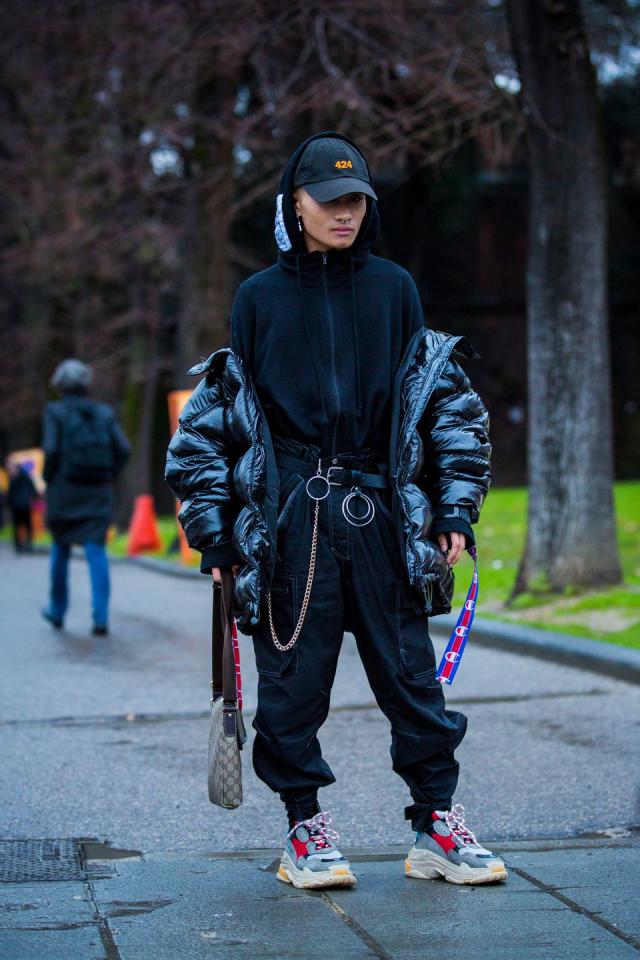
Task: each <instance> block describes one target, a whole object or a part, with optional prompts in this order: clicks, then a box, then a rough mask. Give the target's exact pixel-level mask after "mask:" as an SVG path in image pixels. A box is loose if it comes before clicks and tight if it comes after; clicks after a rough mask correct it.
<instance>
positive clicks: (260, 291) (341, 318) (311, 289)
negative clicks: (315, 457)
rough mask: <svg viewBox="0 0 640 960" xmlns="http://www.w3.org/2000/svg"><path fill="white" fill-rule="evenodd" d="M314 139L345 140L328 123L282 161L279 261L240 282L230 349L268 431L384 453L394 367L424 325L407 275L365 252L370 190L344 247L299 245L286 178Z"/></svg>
mask: <svg viewBox="0 0 640 960" xmlns="http://www.w3.org/2000/svg"><path fill="white" fill-rule="evenodd" d="M319 137H340V138H341V139H343V140H345V141H347V143H351V144H353V141H352V140H349V138H348V137H343V136H342V135H341V134H339V133H336V131H334V130H327V131H324V132H322V133H319V134H316V136H314V137H309V139H308V140H305V141H304V143H301V144H300V146H299V147H298V148H297V150H296V151H295V152H294V153H293V155H292V156H291V158H290V159H289V162H288V163H287V166H286V168H285V170H284V173H283V174H282V178H281V180H280V186H279V190H278V197H277V201H276V223H275V236H276V242H277V243H278V246H279V248H280V253H279V255H278V261H277V263H275V264H274V265H273V266H271V267H268V268H267V269H266V270H262V271H260V272H259V273H255V274H253V276H251V277H249V278H248V279H247V280H245V281H244V283H242V284H241V285H240V287H239V288H238V291H237V294H236V298H235V301H234V304H233V309H232V314H231V347H232V349H233V350H234V351H235V352H236V353H237V354H238V355H239V356H240V357H241V358H242V359H243V361H244V363H245V364H246V367H247V370H248V372H249V375H250V376H251V379H252V381H253V383H254V384H255V388H256V391H257V394H258V396H259V398H260V401H261V403H262V406H263V408H264V412H265V416H266V418H267V422H268V424H269V429H270V431H271V432H272V433H273V434H275V435H280V436H284V437H290V438H293V439H294V440H299V441H301V442H303V443H314V444H317V445H318V446H319V447H320V449H321V451H322V454H323V456H329V455H334V454H336V453H359V452H361V451H363V450H365V449H372V450H373V451H374V452H375V453H376V454H377V455H378V456H379V458H380V459H381V460H383V461H384V460H386V459H387V456H388V444H389V431H390V421H391V391H392V386H393V380H394V375H395V373H396V370H397V368H398V365H399V363H400V360H401V358H402V354H403V351H404V348H405V347H406V345H407V343H408V342H409V340H410V339H411V336H412V334H413V333H415V331H416V330H418V329H419V328H420V327H422V326H423V324H424V319H423V315H422V307H421V304H420V298H419V296H418V291H417V289H416V285H415V283H414V281H413V278H412V277H411V275H410V274H409V273H408V272H407V271H406V270H404V269H403V268H402V267H400V266H398V264H396V263H393V262H392V261H390V260H384V259H383V258H382V257H377V256H374V255H373V254H372V253H370V247H371V246H372V244H373V243H374V242H375V240H376V238H377V236H378V231H379V226H380V220H379V216H378V208H377V203H376V201H375V200H373V199H372V198H371V197H367V211H366V214H365V217H364V219H363V221H362V225H361V227H360V230H359V232H358V235H357V237H356V239H355V240H354V242H353V244H352V245H351V247H349V248H348V249H347V250H342V251H340V250H329V251H328V252H327V253H321V252H320V251H314V252H313V253H309V252H307V249H306V245H305V243H304V239H303V234H302V233H301V232H300V230H299V228H298V221H297V218H296V214H295V207H294V200H293V189H294V188H293V179H294V173H295V169H296V166H297V164H298V161H299V158H300V156H301V154H302V152H303V150H304V148H305V147H306V145H307V144H308V143H309V142H310V141H311V140H315V139H318V138H319ZM353 146H356V145H355V144H353Z"/></svg>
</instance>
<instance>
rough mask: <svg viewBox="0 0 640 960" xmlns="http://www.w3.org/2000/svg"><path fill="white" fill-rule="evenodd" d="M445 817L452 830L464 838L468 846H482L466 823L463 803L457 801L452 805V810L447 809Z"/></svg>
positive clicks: (461, 838) (463, 840) (457, 835)
mask: <svg viewBox="0 0 640 960" xmlns="http://www.w3.org/2000/svg"><path fill="white" fill-rule="evenodd" d="M444 819H445V822H446V824H447V826H448V827H449V828H450V830H451V832H452V833H455V835H456V837H458V838H459V839H460V840H462V842H463V843H464V844H465V845H466V846H476V847H479V846H480V844H479V843H478V841H477V840H476V838H475V835H474V834H473V833H472V832H471V830H469V827H467V826H466V825H465V822H464V807H463V806H462V804H461V803H456V804H454V806H453V807H451V810H446V811H445V815H444Z"/></svg>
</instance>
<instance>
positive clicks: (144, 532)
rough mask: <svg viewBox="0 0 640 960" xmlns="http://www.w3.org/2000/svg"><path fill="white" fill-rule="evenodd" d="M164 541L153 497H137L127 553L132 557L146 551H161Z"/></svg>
mask: <svg viewBox="0 0 640 960" xmlns="http://www.w3.org/2000/svg"><path fill="white" fill-rule="evenodd" d="M161 549H162V541H161V540H160V533H159V531H158V523H157V520H156V511H155V507H154V505H153V497H152V496H151V495H150V494H148V493H144V494H141V496H139V497H136V499H135V503H134V506H133V515H132V517H131V523H130V524H129V542H128V544H127V553H128V554H129V556H130V557H132V556H134V555H135V554H136V553H144V552H145V551H146V550H161Z"/></svg>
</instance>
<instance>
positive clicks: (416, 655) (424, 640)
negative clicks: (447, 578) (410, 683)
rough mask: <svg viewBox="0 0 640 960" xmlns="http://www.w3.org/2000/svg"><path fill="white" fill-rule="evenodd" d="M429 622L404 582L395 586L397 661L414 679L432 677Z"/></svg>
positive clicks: (434, 663)
mask: <svg viewBox="0 0 640 960" xmlns="http://www.w3.org/2000/svg"><path fill="white" fill-rule="evenodd" d="M428 625H429V618H428V616H427V614H426V613H425V612H424V610H423V609H422V606H421V603H420V600H419V598H418V597H416V596H413V595H412V593H411V588H410V587H409V586H407V585H406V584H405V583H404V582H403V581H398V582H397V583H396V632H397V637H398V645H399V649H400V660H401V661H402V666H403V667H404V669H405V671H406V672H407V673H409V674H411V676H412V677H415V678H426V677H427V676H429V674H431V675H433V674H434V672H435V668H436V660H435V653H434V650H433V643H432V642H431V637H430V636H429V626H428Z"/></svg>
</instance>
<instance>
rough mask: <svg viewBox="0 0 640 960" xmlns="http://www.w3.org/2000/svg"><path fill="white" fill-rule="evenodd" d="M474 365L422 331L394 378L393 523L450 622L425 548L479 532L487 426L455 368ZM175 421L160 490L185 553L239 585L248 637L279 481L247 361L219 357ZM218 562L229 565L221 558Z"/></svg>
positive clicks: (415, 579)
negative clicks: (466, 531) (472, 528)
mask: <svg viewBox="0 0 640 960" xmlns="http://www.w3.org/2000/svg"><path fill="white" fill-rule="evenodd" d="M454 355H455V356H458V357H474V356H478V354H477V353H476V352H475V350H474V349H473V347H472V346H471V344H470V343H469V341H468V340H467V339H466V338H465V337H454V336H448V335H447V334H445V333H441V332H438V331H433V330H427V329H421V330H419V331H417V332H416V333H415V334H414V336H413V337H412V338H411V340H410V342H409V344H408V346H407V349H406V351H405V355H404V358H403V360H402V362H401V364H400V366H399V368H398V371H397V374H396V378H395V383H394V387H393V396H392V424H391V432H390V438H389V464H390V477H391V487H392V505H393V516H394V522H395V526H396V531H397V535H398V538H399V542H400V545H401V552H402V556H403V558H404V560H405V566H406V572H407V576H408V578H409V582H410V584H411V585H412V587H413V588H414V589H415V591H416V593H417V595H418V596H419V597H420V599H421V602H422V603H423V606H424V609H425V611H426V612H427V613H430V614H431V615H432V616H433V615H436V614H438V613H444V612H446V613H448V612H449V611H450V609H451V598H452V595H453V571H452V570H451V568H450V567H449V566H448V564H447V562H446V558H445V556H444V554H443V553H442V552H441V551H440V549H439V547H438V545H437V543H436V542H434V540H433V539H432V537H434V536H435V534H436V532H437V531H438V530H443V529H456V528H457V529H460V526H458V525H457V523H456V521H460V522H461V523H462V524H463V528H464V527H465V526H466V527H468V525H469V524H471V523H475V522H476V521H477V520H478V516H479V512H480V508H481V506H482V503H483V501H484V498H485V496H486V493H487V490H488V488H489V483H490V478H491V474H490V468H489V463H490V454H491V446H490V443H489V438H488V427H489V415H488V413H487V411H486V409H485V407H484V405H483V403H482V401H481V400H480V397H479V396H478V394H477V393H476V392H475V391H474V390H473V389H472V387H471V384H470V382H469V379H468V377H467V375H466V374H465V372H464V370H463V369H462V367H461V366H460V364H459V363H458V362H457V360H455V359H454ZM190 373H191V374H193V375H198V374H203V373H204V374H206V376H205V377H203V378H202V380H201V381H200V383H199V384H198V385H197V387H196V388H195V390H194V391H193V394H192V395H191V397H190V399H189V401H188V402H187V404H186V406H185V407H184V409H183V411H182V414H181V416H180V421H179V427H178V429H177V431H176V433H175V434H174V436H173V438H172V440H171V443H170V444H169V450H168V454H167V465H166V474H165V475H166V479H167V482H168V483H169V486H170V487H171V489H172V490H173V492H174V493H175V495H176V497H177V498H178V499H179V500H180V501H181V502H182V508H181V510H180V514H179V519H180V522H181V524H182V526H183V528H184V531H185V534H186V537H187V540H188V542H189V544H190V546H192V547H194V548H195V549H198V550H205V549H206V548H207V547H208V546H209V545H210V544H211V543H212V542H213V543H214V544H215V545H216V549H217V550H218V560H219V562H226V563H232V562H233V563H235V562H239V563H241V564H242V569H241V570H240V571H239V573H238V575H237V577H236V578H235V596H234V599H235V605H236V611H237V618H238V627H239V629H240V630H242V631H243V632H247V633H251V632H252V630H253V628H254V627H255V625H256V624H257V623H258V622H259V617H260V606H261V602H262V600H263V598H264V597H265V595H266V591H267V590H268V589H269V587H270V585H271V580H272V577H273V572H274V568H275V563H276V544H277V521H278V516H277V514H278V502H279V493H280V491H279V485H280V481H279V473H278V468H277V465H276V460H275V455H274V450H273V445H272V440H271V434H270V431H269V426H268V423H267V419H266V417H265V415H264V411H263V409H262V406H261V404H260V401H259V399H258V396H257V394H256V391H255V388H254V386H253V383H252V381H251V378H250V377H249V375H248V373H247V370H246V367H245V365H244V363H243V361H242V360H241V359H240V357H238V356H237V355H236V354H235V353H234V352H233V351H232V350H231V349H229V348H227V347H224V348H222V349H221V350H217V351H216V352H215V353H213V354H211V356H210V357H209V358H208V359H207V360H205V361H203V362H202V363H200V364H198V365H197V366H195V367H193V368H192V370H191V371H190ZM225 551H226V555H225Z"/></svg>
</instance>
